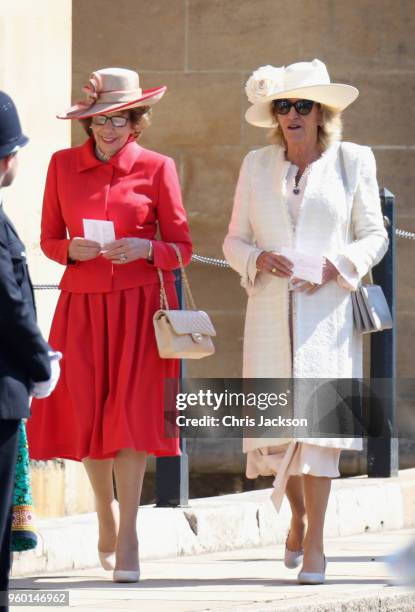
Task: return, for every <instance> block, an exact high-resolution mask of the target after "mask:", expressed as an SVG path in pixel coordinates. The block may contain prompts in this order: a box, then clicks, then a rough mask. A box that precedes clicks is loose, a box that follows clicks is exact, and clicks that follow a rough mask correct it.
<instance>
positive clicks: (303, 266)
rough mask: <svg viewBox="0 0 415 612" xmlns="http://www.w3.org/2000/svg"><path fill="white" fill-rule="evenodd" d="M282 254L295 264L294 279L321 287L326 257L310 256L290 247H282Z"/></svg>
mask: <svg viewBox="0 0 415 612" xmlns="http://www.w3.org/2000/svg"><path fill="white" fill-rule="evenodd" d="M281 254H282V255H284V257H286V258H287V259H289V260H290V261H292V263H293V266H294V267H293V274H292V275H293V277H296V278H302V279H303V280H306V281H310V282H311V283H317V284H318V285H321V282H322V280H323V263H324V257H321V256H320V255H308V254H307V253H301V252H299V251H295V250H294V249H289V248H288V247H282V249H281Z"/></svg>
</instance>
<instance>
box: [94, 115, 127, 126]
mask: <svg viewBox="0 0 415 612" xmlns="http://www.w3.org/2000/svg"><path fill="white" fill-rule="evenodd" d="M108 119H109V120H110V121H111V123H112V127H115V128H122V127H125V126H126V125H127V123H128V121H129V119H128V117H122V116H118V117H117V116H114V117H108V116H107V115H94V116H93V117H92V118H91V122H92V123H93V124H94V125H105V124H106V123H107V121H108Z"/></svg>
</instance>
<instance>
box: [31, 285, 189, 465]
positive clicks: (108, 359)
mask: <svg viewBox="0 0 415 612" xmlns="http://www.w3.org/2000/svg"><path fill="white" fill-rule="evenodd" d="M166 290H167V293H168V300H169V305H170V307H172V308H175V307H177V295H176V291H175V286H174V283H166ZM159 292H160V289H159V286H158V285H144V286H142V287H135V288H132V289H124V290H122V291H114V292H110V293H90V294H89V293H68V292H65V291H62V293H61V295H60V297H59V300H58V304H57V307H56V311H55V316H54V318H53V322H52V328H51V333H50V338H49V343H50V345H51V346H52V347H53V348H54V349H56V350H59V351H61V352H62V354H63V359H62V361H61V376H60V379H59V383H58V385H57V387H56V389H55V391H54V392H53V393H52V395H51V396H50V397H48V398H46V399H43V400H33V402H32V407H31V410H32V416H31V418H30V419H29V421H28V423H27V434H28V440H29V449H30V456H31V458H32V459H52V458H54V457H62V458H65V459H74V460H77V461H81V460H82V459H84V458H86V457H89V458H91V459H107V458H110V457H114V456H115V455H116V453H117V451H119V450H121V449H125V448H130V449H134V450H136V451H145V452H147V453H151V454H153V455H156V456H162V455H178V454H180V451H179V441H178V439H177V437H176V438H173V437H170V438H169V437H166V436H165V434H164V387H165V380H166V379H174V378H178V373H179V362H178V360H176V359H160V357H159V355H158V351H157V345H156V341H155V335H154V328H153V320H152V318H153V314H154V312H155V311H156V310H157V309H158V308H159V303H160V293H159Z"/></svg>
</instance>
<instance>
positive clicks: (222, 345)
mask: <svg viewBox="0 0 415 612" xmlns="http://www.w3.org/2000/svg"><path fill="white" fill-rule="evenodd" d="M98 15H102V16H103V17H102V18H99V17H98ZM414 27H415V5H414V3H413V1H412V0H400V1H399V2H396V0H349V1H348V2H343V0H292V1H291V2H289V3H287V2H282V1H279V0H256V1H255V2H252V0H175V1H174V2H170V1H168V0H141V1H140V2H136V0H118V1H117V2H112V0H99V2H97V1H94V0H88V2H84V1H83V0H73V98H74V99H79V96H80V89H81V86H82V85H83V84H84V83H85V82H86V78H87V76H88V74H89V73H90V72H91V71H92V70H94V69H97V68H101V67H105V66H111V65H117V66H125V67H129V68H132V69H135V70H138V71H139V72H140V75H141V77H142V85H143V86H144V87H145V88H147V87H154V86H156V85H159V84H166V85H167V86H168V92H167V94H166V96H165V97H164V99H163V100H162V101H161V102H160V104H158V105H157V106H156V107H155V112H154V120H153V126H152V127H151V129H150V130H148V132H147V133H146V134H145V136H144V138H143V141H142V143H143V144H144V146H148V147H150V148H154V149H155V150H157V151H160V152H163V153H166V154H168V155H171V156H173V157H174V159H175V160H176V163H177V166H178V169H179V172H180V177H181V182H182V187H183V194H184V199H185V204H186V208H187V212H188V215H189V219H190V223H191V229H192V236H193V240H194V247H195V251H196V252H197V253H200V254H203V255H211V256H217V257H221V256H222V253H221V244H222V241H223V238H224V236H225V234H226V229H227V224H228V221H229V216H230V211H231V207H232V197H233V191H234V187H235V182H236V179H237V175H238V170H239V166H240V163H241V161H242V159H243V157H244V155H245V154H246V153H247V151H248V150H249V149H252V148H254V147H257V146H261V145H263V144H266V142H267V141H266V133H265V132H264V131H262V130H261V129H259V128H254V127H251V126H249V125H248V124H246V123H245V121H244V119H243V115H244V112H245V110H246V108H247V106H248V105H247V101H246V98H245V95H244V92H243V86H244V83H245V81H246V79H247V78H248V76H249V74H250V72H251V71H252V70H253V69H255V68H257V67H258V66H260V65H264V64H268V63H271V64H274V65H277V66H279V65H287V64H289V63H292V62H294V61H299V60H310V59H313V58H314V57H318V58H320V59H321V60H323V61H324V62H326V64H327V66H328V68H329V71H330V74H331V77H332V80H333V81H338V82H343V83H350V84H353V85H356V86H357V87H358V88H359V89H360V97H359V99H358V101H357V102H356V103H355V104H353V105H352V107H351V108H350V109H349V110H347V112H346V113H345V116H344V119H345V133H344V137H345V139H346V140H352V141H355V142H358V143H361V144H367V145H371V146H372V147H373V149H374V152H375V156H376V159H377V161H378V168H379V184H380V185H381V186H382V185H384V186H387V187H388V188H389V189H390V190H391V191H392V192H393V193H395V194H396V197H397V212H398V224H399V226H400V227H404V228H408V229H411V230H415V216H414V213H413V210H412V209H411V202H412V199H413V195H412V194H413V191H414V187H415V184H414V182H415V181H414V178H413V177H414V173H413V171H412V166H413V164H414V162H415V139H414V132H413V130H412V128H411V126H412V124H413V120H414V112H413V109H412V107H411V104H410V100H411V99H412V95H413V93H414V90H415V80H414V75H415V39H414V37H413V31H414ZM405 102H409V104H405ZM83 137H84V136H83V135H82V133H81V132H80V130H79V127H77V126H74V131H73V140H74V142H80V140H81V139H82V138H83ZM411 255H412V256H414V255H415V246H414V243H413V242H410V241H404V240H400V241H399V243H398V257H399V265H398V270H399V276H398V288H399V295H398V311H399V338H400V339H401V340H402V330H403V329H405V339H409V338H410V339H412V340H415V320H414V318H413V309H414V303H415V302H414V300H415V276H414V275H413V274H412V273H411ZM190 274H191V281H192V285H193V288H194V292H195V294H196V299H197V303H198V304H199V305H200V306H201V307H203V308H205V309H206V310H208V311H209V312H210V313H211V315H212V317H213V319H214V322H215V324H216V327H217V329H218V332H219V334H218V339H217V342H216V345H217V354H216V356H215V357H212V358H210V359H209V360H203V361H201V362H199V363H191V364H188V365H187V371H188V374H189V375H192V376H202V375H203V376H239V375H240V372H241V346H242V334H243V314H244V304H245V296H244V294H243V292H242V290H241V289H240V287H239V282H238V278H237V276H236V274H234V273H232V272H230V271H225V270H220V269H213V268H210V267H209V268H206V267H203V266H201V265H200V264H192V266H191V268H190ZM412 345H413V342H406V341H405V342H402V341H401V342H400V344H399V353H398V372H399V375H400V376H412V375H413V372H414V370H413V360H412V358H411V355H412V350H413V349H412Z"/></svg>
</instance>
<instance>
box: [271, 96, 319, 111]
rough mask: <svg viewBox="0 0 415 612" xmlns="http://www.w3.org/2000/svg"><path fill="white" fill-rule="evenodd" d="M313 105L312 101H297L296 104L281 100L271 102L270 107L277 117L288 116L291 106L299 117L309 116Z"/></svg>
mask: <svg viewBox="0 0 415 612" xmlns="http://www.w3.org/2000/svg"><path fill="white" fill-rule="evenodd" d="M314 104H315V102H314V100H297V101H296V102H291V101H290V100H287V99H285V98H283V99H281V100H273V101H272V106H273V108H274V109H275V111H276V112H277V113H278V114H279V115H288V113H289V112H290V110H291V107H292V106H294V108H295V110H296V111H297V113H298V114H299V115H309V114H310V113H311V110H312V108H313V106H314Z"/></svg>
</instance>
